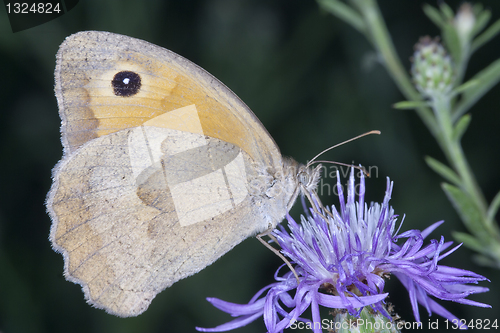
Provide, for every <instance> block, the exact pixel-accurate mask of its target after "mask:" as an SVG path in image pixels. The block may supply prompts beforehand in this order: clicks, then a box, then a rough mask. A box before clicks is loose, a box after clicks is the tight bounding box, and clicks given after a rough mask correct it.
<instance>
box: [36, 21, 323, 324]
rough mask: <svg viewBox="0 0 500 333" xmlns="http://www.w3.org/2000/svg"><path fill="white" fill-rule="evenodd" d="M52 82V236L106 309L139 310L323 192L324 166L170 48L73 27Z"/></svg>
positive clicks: (69, 271)
mask: <svg viewBox="0 0 500 333" xmlns="http://www.w3.org/2000/svg"><path fill="white" fill-rule="evenodd" d="M55 93H56V97H57V102H58V106H59V114H60V117H61V120H62V123H61V141H62V145H63V149H64V151H63V158H62V159H61V161H59V163H58V164H57V165H56V166H55V167H54V169H53V184H52V187H51V189H50V192H49V194H48V198H47V203H46V205H47V210H48V213H49V215H50V217H51V219H52V226H51V231H50V240H51V242H52V246H53V248H54V250H55V251H57V252H60V253H61V254H62V255H63V257H64V274H65V277H66V279H68V280H69V281H72V282H74V283H77V284H80V285H81V286H82V289H83V292H84V294H85V298H86V299H87V301H88V303H90V304H91V305H93V306H95V307H97V308H101V309H104V310H106V311H107V312H108V313H111V314H114V315H117V316H120V317H129V316H137V315H139V314H141V313H142V312H144V311H145V310H146V309H147V308H148V306H149V304H150V303H151V301H152V299H153V298H154V297H155V296H156V295H157V294H158V293H159V292H160V291H162V290H164V289H165V288H167V287H169V286H171V285H172V284H173V283H175V282H176V281H178V280H180V279H183V278H185V277H187V276H190V275H192V274H194V273H196V272H198V271H200V270H202V269H203V268H204V267H206V266H208V265H210V264H211V263H213V262H214V261H215V260H217V259H218V258H219V257H221V256H222V255H223V254H225V253H226V252H227V251H229V250H230V249H232V248H233V247H234V246H235V245H237V244H238V243H240V242H241V241H243V240H244V239H246V238H248V237H250V236H253V235H256V234H258V233H260V232H263V231H265V230H268V229H273V228H275V227H276V225H277V224H278V223H280V222H281V221H282V220H283V218H284V216H285V215H286V213H287V212H288V211H289V209H290V208H291V207H292V205H293V203H294V202H295V200H296V198H297V196H298V195H299V194H300V193H303V194H309V193H315V190H316V187H317V183H318V181H319V178H320V168H319V167H316V168H310V167H308V166H305V165H302V164H299V163H297V162H296V161H294V160H293V159H291V158H284V157H282V155H281V153H280V151H279V149H278V147H277V145H276V143H275V142H274V140H273V139H272V138H271V136H270V135H269V133H268V132H267V131H266V129H265V128H264V126H263V125H262V124H261V123H260V121H259V120H258V119H257V117H256V116H255V115H254V114H253V113H252V111H251V110H250V109H249V108H248V107H247V106H246V105H245V104H244V103H243V102H242V101H241V100H240V99H239V98H238V97H237V96H236V95H235V94H234V93H233V92H232V91H231V90H229V89H228V88H227V87H226V86H225V85H224V84H222V83H221V82H220V81H218V80H217V79H216V78H215V77H213V76H212V75H211V74H209V73H208V72H206V71H205V70H204V69H202V68H201V67H199V66H197V65H195V64H194V63H192V62H190V61H189V60H187V59H185V58H183V57H181V56H179V55H177V54H175V53H174V52H172V51H169V50H166V49H164V48H161V47H159V46H156V45H153V44H150V43H148V42H145V41H142V40H139V39H135V38H131V37H128V36H123V35H118V34H113V33H109V32H98V31H85V32H79V33H76V34H74V35H71V36H69V37H67V38H66V40H65V41H64V42H63V43H62V44H61V46H60V48H59V51H58V53H57V64H56V69H55Z"/></svg>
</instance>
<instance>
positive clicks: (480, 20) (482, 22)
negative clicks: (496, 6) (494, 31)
mask: <svg viewBox="0 0 500 333" xmlns="http://www.w3.org/2000/svg"><path fill="white" fill-rule="evenodd" d="M490 18H491V12H490V11H489V10H485V11H484V12H481V13H480V14H479V15H478V16H477V17H476V24H474V27H473V28H472V36H475V35H476V34H478V33H479V32H480V31H481V30H483V29H484V27H485V26H486V25H487V24H488V22H489V21H490Z"/></svg>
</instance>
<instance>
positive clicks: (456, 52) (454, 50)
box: [441, 25, 462, 64]
mask: <svg viewBox="0 0 500 333" xmlns="http://www.w3.org/2000/svg"><path fill="white" fill-rule="evenodd" d="M441 33H442V35H443V41H444V43H445V44H446V49H447V51H448V52H449V53H450V55H451V57H452V59H453V60H454V61H455V63H457V64H459V63H460V62H461V61H462V44H461V42H460V37H459V36H458V33H457V30H456V29H455V27H454V26H452V25H446V26H444V27H443V29H442V31H441Z"/></svg>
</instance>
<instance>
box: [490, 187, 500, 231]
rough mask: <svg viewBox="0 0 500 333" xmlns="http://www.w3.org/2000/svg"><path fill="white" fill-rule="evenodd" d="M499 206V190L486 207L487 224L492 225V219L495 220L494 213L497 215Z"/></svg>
mask: <svg viewBox="0 0 500 333" xmlns="http://www.w3.org/2000/svg"><path fill="white" fill-rule="evenodd" d="M499 207H500V192H498V193H497V195H495V197H494V198H493V201H492V202H491V204H490V207H489V208H488V215H487V216H488V220H487V221H488V225H491V226H492V225H493V221H494V220H495V215H497V212H498V208H499Z"/></svg>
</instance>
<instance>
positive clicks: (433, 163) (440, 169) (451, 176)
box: [425, 156, 462, 186]
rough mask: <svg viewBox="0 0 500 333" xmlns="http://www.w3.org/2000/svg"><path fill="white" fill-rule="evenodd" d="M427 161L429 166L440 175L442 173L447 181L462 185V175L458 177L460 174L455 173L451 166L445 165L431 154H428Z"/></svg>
mask: <svg viewBox="0 0 500 333" xmlns="http://www.w3.org/2000/svg"><path fill="white" fill-rule="evenodd" d="M425 162H426V163H427V165H428V166H429V168H431V169H432V170H434V172H435V173H437V174H438V175H440V176H441V177H443V178H444V179H446V180H447V181H449V182H451V183H453V184H455V185H458V186H460V184H461V183H462V182H461V180H460V177H458V175H457V174H456V173H455V171H453V170H452V169H451V168H449V167H448V166H446V165H444V164H443V163H441V162H439V161H438V160H436V159H434V158H432V157H430V156H426V157H425Z"/></svg>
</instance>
